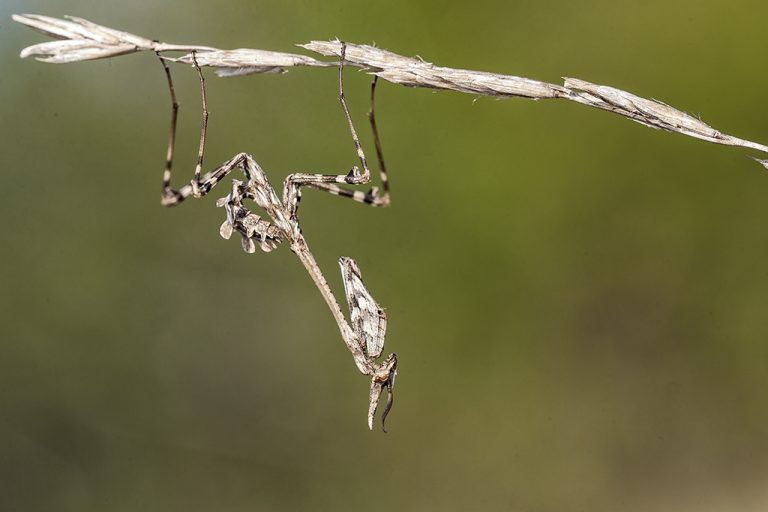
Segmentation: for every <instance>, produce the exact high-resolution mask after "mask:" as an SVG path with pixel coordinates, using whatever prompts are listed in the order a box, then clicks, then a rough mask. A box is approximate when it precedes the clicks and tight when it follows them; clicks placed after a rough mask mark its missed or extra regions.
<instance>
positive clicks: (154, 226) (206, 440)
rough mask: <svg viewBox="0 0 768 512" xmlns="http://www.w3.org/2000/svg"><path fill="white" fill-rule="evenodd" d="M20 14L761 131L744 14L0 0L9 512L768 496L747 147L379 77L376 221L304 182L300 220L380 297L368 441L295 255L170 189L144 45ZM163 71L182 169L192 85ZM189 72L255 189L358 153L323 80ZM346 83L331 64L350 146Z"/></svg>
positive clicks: (757, 23) (757, 26) (759, 54)
mask: <svg viewBox="0 0 768 512" xmlns="http://www.w3.org/2000/svg"><path fill="white" fill-rule="evenodd" d="M14 12H33V13H40V14H48V15H51V16H60V15H62V14H73V15H78V16H82V17H85V18H87V19H90V20H93V21H95V22H97V23H101V24H104V25H107V26H110V27H115V28H119V29H123V30H127V31H130V32H133V33H136V34H140V35H143V36H147V37H150V38H158V39H162V40H164V41H168V42H177V43H185V42H191V43H198V44H210V45H213V46H216V47H220V48H238V47H252V48H263V49H271V50H278V51H297V50H296V49H295V48H294V47H293V44H294V43H300V42H305V41H308V40H310V39H321V38H333V37H339V38H343V39H346V40H349V41H354V42H360V43H371V42H374V41H375V42H376V43H377V44H378V45H380V46H381V47H384V48H388V49H390V50H393V51H396V52H399V53H402V54H406V55H412V54H419V55H420V56H421V57H423V58H424V59H426V60H429V61H432V62H435V63H438V64H441V65H445V66H454V67H465V68H475V69H483V70H488V71H498V72H502V73H510V74H516V75H521V76H528V77H531V78H537V79H542V80H547V81H557V80H558V79H559V77H560V76H574V77H579V78H583V79H586V80H590V81H593V82H596V83H605V84H609V85H613V86H616V87H621V88H624V89H626V90H629V91H631V92H634V93H636V94H639V95H643V96H647V97H653V98H657V99H659V100H662V101H665V102H667V103H669V104H671V105H674V106H675V107H679V108H682V109H684V110H686V111H688V112H690V113H692V114H695V115H701V116H702V118H703V119H704V120H705V121H707V122H709V123H710V124H712V125H713V126H714V127H716V128H718V129H722V130H723V131H725V132H728V133H732V134H734V135H737V136H743V137H745V138H749V139H753V140H757V141H759V142H766V141H768V130H766V127H767V126H768V121H767V120H768V101H766V96H765V94H764V89H765V83H766V80H767V79H768V76H766V74H767V73H768V70H766V66H765V65H764V61H765V58H764V56H765V55H764V54H765V49H766V48H768V33H766V30H765V23H764V20H765V19H766V15H767V14H768V6H766V4H765V3H764V2H758V1H738V2H735V3H733V2H731V3H728V4H725V3H723V4H722V5H716V4H714V3H711V4H709V3H701V2H694V1H693V0H673V1H664V2H662V1H656V0H653V1H650V2H648V1H646V2H608V1H587V2H577V3H574V2H567V1H565V0H555V1H552V2H504V1H497V2H482V1H481V2H469V3H466V2H465V3H459V2H448V3H446V2H419V3H414V2H406V1H402V2H377V3H360V2H349V1H337V2H300V1H293V0H291V1H281V2H277V1H264V2H249V1H245V0H243V1H239V2H238V1H226V2H195V3H190V2H181V1H175V2H174V1H170V0H159V1H155V2H146V1H141V2H113V1H109V2H87V1H69V0H67V1H63V2H53V1H51V0H24V1H20V0H6V1H5V2H3V3H2V5H0V19H1V20H3V21H0V66H1V69H2V78H0V118H2V120H3V122H2V123H0V162H2V166H1V168H2V187H1V188H0V215H1V218H2V219H3V225H4V228H3V230H2V241H1V242H0V262H1V263H2V265H0V279H1V280H2V290H3V291H2V293H1V294H0V306H1V307H2V309H1V311H2V322H0V482H2V483H1V484H0V509H2V510H8V511H11V510H19V511H22V510H23V511H25V512H26V511H36V510H40V511H50V510H56V511H69V510H71V511H78V512H82V511H91V510H93V511H135V510H164V511H176V510H178V511H182V510H183V511H189V510H217V511H236V510H333V511H340V510H372V511H373V510H401V511H406V510H414V511H424V510H521V511H522V510H532V511H534V510H535V511H539V512H541V511H564V510H590V511H592V512H594V511H641V510H655V511H673V510H674V511H689V510H690V511H693V510H695V511H697V512H701V511H705V512H706V511H715V510H717V511H719V510H742V511H751V510H754V511H758V510H765V509H766V507H768V493H766V491H765V488H766V487H765V482H766V478H768V465H767V464H766V461H767V460H768V428H767V427H766V425H768V398H766V392H765V390H766V389H767V388H768V386H767V385H768V373H767V371H768V345H767V344H766V340H768V322H766V318H767V317H766V315H765V312H764V311H763V308H764V307H765V304H767V303H768V271H767V270H766V269H765V262H766V261H768V235H766V230H765V227H764V226H765V222H766V219H768V201H766V200H765V197H766V196H768V175H766V173H765V172H764V171H762V170H761V168H760V167H759V166H758V165H756V164H755V163H754V162H752V161H750V160H749V159H747V158H745V155H746V154H747V153H746V152H744V151H739V150H734V149H730V148H724V147H718V146H713V145H708V144H706V143H703V142H700V141H695V140H691V139H686V138H685V137H681V136H676V135H671V134H666V133H661V132H655V131H652V130H649V129H647V128H644V127H641V126H639V125H636V124H633V123H631V122H629V121H627V120H624V119H619V118H615V117H614V116H611V115H609V114H605V113H602V112H597V111H593V110H589V109H585V108H582V107H580V106H578V105H571V104H565V103H561V102H543V101H542V102H529V101H524V100H510V101H494V100H488V99H480V100H478V101H477V102H473V98H471V97H469V96H464V95H459V94H450V93H437V94H435V93H432V92H430V91H424V90H408V89H405V88H401V87H395V86H391V85H389V84H382V85H381V88H380V91H379V92H380V96H379V104H378V109H379V110H378V120H379V124H380V130H381V134H382V140H383V143H384V149H385V154H386V157H387V163H388V165H389V168H390V172H391V177H392V187H393V206H392V208H391V209H389V210H373V209H367V208H365V207H363V206H360V205H357V204H353V203H351V202H346V201H343V200H341V199H337V198H334V197H330V196H325V195H320V194H319V193H313V192H312V191H307V192H306V193H305V195H304V201H303V202H302V207H301V215H302V219H303V227H304V232H305V234H306V236H307V238H308V240H309V243H310V244H311V245H312V247H313V249H314V250H315V252H316V254H317V256H318V259H319V262H320V264H321V266H322V267H323V269H324V270H325V271H326V274H327V276H328V278H329V279H330V280H331V284H332V286H333V287H334V289H337V290H340V289H341V283H340V279H339V277H338V274H337V272H338V271H337V266H336V263H335V260H336V259H337V258H338V257H339V256H342V255H344V256H352V257H354V258H355V259H356V260H357V261H358V263H359V264H360V267H361V269H362V271H363V274H364V276H365V279H366V284H367V285H368V287H369V289H370V290H371V292H372V294H373V295H374V296H375V297H376V299H377V300H378V301H379V302H380V303H381V304H382V305H384V306H385V307H387V314H388V317H389V334H388V339H387V345H386V348H387V350H393V351H395V352H397V354H398V356H399V360H400V368H399V370H400V371H399V376H398V389H397V392H398V393H397V397H396V404H395V407H394V409H393V411H392V414H391V415H390V418H389V419H390V422H389V427H390V433H389V434H386V435H384V434H382V433H381V432H369V431H368V430H367V428H366V425H365V404H366V400H367V391H368V390H367V386H368V382H367V380H366V379H365V378H364V377H362V376H360V375H359V374H358V373H357V372H356V370H355V368H354V365H353V363H352V360H351V358H350V357H349V354H348V353H347V352H346V349H345V348H344V346H343V344H342V342H341V339H340V337H339V335H338V333H337V331H336V327H335V325H334V324H333V322H332V319H331V317H330V315H329V313H328V311H327V310H326V308H325V305H324V304H323V302H322V299H321V297H320V295H319V294H318V292H317V290H316V289H315V288H314V286H313V285H312V283H311V281H310V280H309V278H308V277H307V276H306V274H305V273H304V271H303V269H302V268H301V266H300V265H299V264H298V262H297V261H296V260H295V258H294V257H293V255H292V254H290V252H289V251H288V250H287V248H280V249H279V250H277V251H275V252H274V253H271V254H256V255H246V254H244V253H243V252H242V251H241V249H240V247H239V244H237V243H235V242H225V241H223V240H221V239H220V237H219V235H218V226H219V225H220V223H221V221H222V220H223V219H222V212H221V210H217V209H216V208H215V207H214V199H213V197H210V198H207V199H205V200H202V201H192V202H189V203H188V204H184V205H182V206H181V207H179V208H176V209H172V210H164V209H162V208H161V207H160V206H159V192H160V175H161V172H162V166H163V160H164V153H165V143H166V136H167V130H168V121H169V110H170V106H169V100H168V92H167V90H166V88H165V84H164V77H163V74H162V69H161V67H160V65H159V64H158V63H157V62H156V61H155V59H154V58H153V57H152V56H151V55H131V56H126V57H119V58H115V59H112V60H111V61H98V62H85V63H77V64H71V65H64V66H57V65H49V64H41V63H36V62H33V61H29V60H26V61H22V60H20V59H18V52H19V50H20V49H21V48H23V47H24V46H27V45H29V44H33V43H36V42H40V41H42V40H43V38H42V37H41V36H39V35H38V34H34V33H33V32H31V31H29V30H27V29H25V28H23V27H21V26H19V25H16V24H13V23H12V22H11V21H10V14H11V13H14ZM174 73H175V77H176V79H177V82H178V91H179V94H180V96H181V103H182V111H181V117H180V132H179V144H178V148H177V149H178V153H177V154H178V155H179V160H178V162H177V167H176V171H175V172H176V174H175V177H176V178H177V181H176V182H177V183H181V181H182V180H184V181H186V180H187V179H189V178H190V177H191V175H192V169H193V166H194V155H195V152H196V144H197V141H196V138H197V130H198V129H199V97H198V94H199V91H198V88H197V84H196V81H195V76H194V73H193V71H192V70H191V69H190V68H189V67H186V66H177V67H175V68H174ZM208 83H209V91H208V92H209V100H210V107H211V112H212V113H211V121H210V131H209V134H210V137H209V147H208V153H207V161H208V163H209V164H211V165H213V164H215V163H218V162H220V161H223V160H224V159H226V158H229V157H230V156H232V155H233V154H235V153H236V152H239V151H247V152H250V153H252V154H253V155H254V156H255V157H256V159H257V160H258V161H259V162H260V164H261V165H262V166H263V167H264V169H266V170H267V172H268V173H269V175H270V176H271V177H272V180H273V183H275V184H279V183H281V181H282V179H283V177H284V176H285V175H286V174H288V173H289V172H294V171H301V170H303V171H313V172H339V171H346V170H347V169H349V167H350V166H351V165H353V164H354V158H355V155H354V149H353V146H352V143H351V141H350V140H349V136H348V133H347V130H346V127H345V125H344V119H343V117H342V114H341V112H340V110H339V107H338V102H337V100H336V76H335V72H334V71H333V70H332V69H331V70H325V69H310V70H301V69H299V70H294V71H291V72H290V73H288V74H286V75H282V76H251V77H243V78H235V79H226V80H224V79H216V78H213V76H211V79H210V80H209V82H208ZM368 83H369V80H368V78H367V77H365V76H364V75H363V74H362V73H357V72H355V71H350V72H349V73H348V82H347V87H348V89H347V93H348V98H349V100H350V106H351V109H352V112H353V116H354V117H355V121H356V122H357V124H358V129H359V131H360V132H361V133H362V134H363V135H364V137H365V138H364V142H365V144H366V149H367V150H368V151H369V153H370V155H371V156H372V155H373V148H372V146H371V144H370V136H369V135H368V130H367V126H366V124H365V123H366V119H365V111H366V109H367V97H368ZM224 188H225V189H226V186H224ZM224 193H225V192H224V189H222V192H221V194H214V196H215V197H218V196H219V195H224Z"/></svg>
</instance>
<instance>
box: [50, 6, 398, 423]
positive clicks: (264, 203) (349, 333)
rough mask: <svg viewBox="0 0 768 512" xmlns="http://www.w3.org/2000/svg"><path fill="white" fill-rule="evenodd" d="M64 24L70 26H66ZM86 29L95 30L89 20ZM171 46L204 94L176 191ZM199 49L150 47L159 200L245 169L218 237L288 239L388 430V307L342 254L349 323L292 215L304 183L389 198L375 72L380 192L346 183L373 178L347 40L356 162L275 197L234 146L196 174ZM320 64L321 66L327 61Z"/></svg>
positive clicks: (374, 200) (298, 179) (391, 358)
mask: <svg viewBox="0 0 768 512" xmlns="http://www.w3.org/2000/svg"><path fill="white" fill-rule="evenodd" d="M42 18H45V17H42ZM49 20H53V21H57V20H54V19H52V18H45V19H44V20H43V21H49ZM65 23H66V22H65ZM96 27H99V26H96ZM37 28H40V27H37ZM59 28H60V27H58V26H56V24H55V23H54V24H53V25H50V24H49V25H46V28H45V29H44V30H43V31H45V32H46V33H54V32H55V31H56V30H57V29H59ZM68 28H71V26H69V27H68ZM89 28H91V29H93V30H97V29H94V28H93V27H89ZM99 28H103V27H99ZM59 35H60V34H59ZM105 35H106V36H107V37H109V36H111V35H114V34H113V33H109V32H107V33H106V34H105ZM119 35H120V37H123V38H125V37H126V36H130V37H131V38H138V36H131V35H130V34H125V33H120V34H119ZM171 50H172V51H178V50H190V51H191V53H190V54H189V55H188V59H187V60H188V61H189V62H191V64H192V66H193V67H194V69H195V70H196V72H197V76H198V78H199V82H200V93H201V96H202V125H201V129H200V143H199V147H198V153H197V164H196V166H195V171H194V177H193V179H192V181H191V182H190V183H189V184H188V185H185V186H183V187H181V188H179V189H178V190H175V189H173V188H172V187H171V169H172V166H173V157H174V147H175V142H176V128H177V119H178V111H179V103H178V101H177V100H176V91H175V88H174V85H173V78H172V76H171V71H170V68H169V67H168V64H167V63H166V61H182V62H183V58H182V59H173V58H168V57H164V56H162V55H161V52H163V51H171ZM198 51H199V48H188V47H181V46H175V45H166V47H164V48H155V53H156V54H157V56H158V58H159V59H160V63H161V64H162V66H163V70H164V72H165V76H166V79H167V82H168V89H169V91H170V97H171V128H170V136H169V140H168V151H167V156H166V163H165V169H164V171H163V178H162V181H163V184H162V195H161V204H162V205H163V206H169V207H170V206H175V205H178V204H180V203H181V202H182V201H184V200H185V199H187V198H189V197H195V198H200V197H203V196H205V195H207V194H208V193H209V192H211V191H212V190H213V188H214V187H215V186H216V185H217V184H218V183H219V182H221V181H222V180H223V179H224V178H225V177H226V176H227V175H228V174H229V173H230V172H232V171H234V170H235V169H239V170H241V171H242V172H243V175H244V177H245V180H244V181H241V180H233V181H232V186H231V189H230V192H229V193H228V194H227V195H226V196H225V197H222V198H220V199H219V200H218V201H217V202H216V206H218V207H220V208H223V209H224V211H225V216H226V218H225V220H224V223H223V224H222V225H221V228H220V229H219V233H220V234H221V236H222V237H223V238H225V239H229V238H230V237H231V236H232V234H233V233H234V232H235V231H236V232H238V233H239V234H240V236H241V243H242V247H243V250H244V251H245V252H247V253H254V252H255V251H256V246H257V245H258V246H259V247H260V248H261V249H262V250H263V251H265V252H270V251H272V250H273V249H275V248H276V247H277V246H278V245H279V244H280V243H281V242H282V241H287V242H288V245H289V247H290V249H291V251H292V252H293V253H294V254H296V256H298V258H299V261H301V263H302V265H304V268H305V269H306V270H307V272H308V273H309V275H310V277H311V278H312V281H313V282H314V283H315V285H316V286H317V288H318V290H320V293H321V295H322V296H323V298H324V299H325V302H326V304H327V305H328V308H329V309H330V310H331V314H332V315H333V318H334V320H335V321H336V324H337V325H338V328H339V331H340V332H341V337H342V339H343V341H344V343H345V345H346V346H347V348H348V349H349V351H350V352H351V353H352V357H353V359H354V362H355V365H356V366H357V369H358V370H359V371H360V372H361V373H362V374H364V375H367V376H369V377H370V378H371V385H370V391H369V399H368V414H367V418H368V428H369V429H373V420H374V416H375V414H376V409H377V408H378V404H379V400H380V398H381V394H382V392H383V391H384V390H386V391H387V401H386V405H385V406H384V410H383V412H382V414H381V424H382V429H383V430H384V432H386V424H385V422H386V418H387V415H388V414H389V411H390V410H391V408H392V404H393V397H394V395H393V392H394V383H395V377H396V375H397V356H396V355H395V354H394V353H392V354H389V355H388V356H387V357H385V358H384V359H383V360H381V361H380V362H377V361H376V360H377V359H378V358H379V357H380V356H381V354H382V352H383V349H384V337H385V335H386V327H387V317H386V313H385V312H384V309H383V308H382V307H381V306H380V305H379V304H378V303H377V302H376V300H375V299H374V298H373V296H372V295H371V294H370V292H369V291H368V289H367V288H366V287H365V284H364V283H363V280H362V275H361V272H360V268H359V267H358V265H357V263H356V262H355V261H354V260H353V259H352V258H348V257H342V258H340V259H339V266H340V268H341V275H342V281H343V283H344V292H345V295H346V299H347V305H348V307H349V315H350V322H347V320H346V318H345V317H344V313H343V312H342V310H341V307H340V306H339V303H338V302H337V300H336V297H335V296H334V295H333V292H332V291H331V288H330V286H329V285H328V282H327V281H326V279H325V277H324V275H323V273H322V271H321V270H320V267H319V266H318V264H317V262H316V261H315V258H314V256H313V255H312V252H311V251H310V249H309V245H308V244H307V241H306V239H305V238H304V235H303V233H302V231H301V227H300V224H299V216H298V209H299V202H300V200H301V188H302V187H307V188H312V189H315V190H320V191H323V192H328V193H330V194H333V195H337V196H341V197H347V198H350V199H352V200H353V201H357V202H361V203H364V204H368V205H371V206H375V207H385V206H388V205H389V204H390V197H389V181H388V178H387V172H386V167H385V165H384V157H383V153H382V149H381V143H380V139H379V134H378V129H377V126H376V117H375V108H374V107H375V97H376V81H377V78H374V79H373V82H372V83H371V96H370V108H369V111H368V118H369V122H370V126H371V130H372V132H373V138H374V144H375V148H376V156H377V160H378V165H379V177H380V180H381V185H382V186H381V191H379V189H378V188H377V187H373V188H371V189H370V191H368V192H365V193H364V192H362V191H360V190H354V189H350V188H346V187H345V186H344V185H351V186H354V185H364V184H367V183H369V182H370V181H371V171H370V169H369V167H368V162H367V159H366V156H365V151H364V150H363V147H362V144H361V143H360V139H359V137H358V135H357V130H356V129H355V125H354V123H353V121H352V117H351V116H350V113H349V108H348V107H347V102H346V98H345V96H344V62H345V53H346V47H345V45H342V51H341V58H340V59H339V62H338V77H339V102H340V104H341V107H342V111H343V113H344V117H345V119H346V121H347V124H348V127H349V131H350V133H351V136H352V141H353V142H354V145H355V151H356V153H357V158H358V160H359V163H360V166H359V167H358V166H357V165H355V166H353V167H352V168H351V170H350V171H349V172H348V173H346V174H309V173H293V174H289V175H288V176H287V177H286V178H285V181H284V183H283V194H282V198H281V197H279V196H278V194H277V192H276V191H275V189H274V187H273V186H272V185H271V184H270V182H269V180H268V178H267V175H266V173H265V172H264V171H263V169H262V168H261V167H260V166H259V164H258V163H257V162H256V160H255V159H254V158H253V157H252V156H251V155H249V154H247V153H238V154H237V155H235V156H234V157H232V158H230V159H229V160H227V161H226V162H224V163H223V164H221V165H220V166H218V167H216V168H215V169H213V170H211V171H209V172H207V173H205V174H202V166H203V157H204V154H205V141H206V135H207V130H208V116H209V111H208V100H207V95H206V87H205V77H204V76H203V73H202V70H201V68H200V65H199V63H198V60H197V52H198ZM271 53H273V58H275V59H277V60H278V61H279V59H290V58H291V57H290V54H278V53H276V52H271ZM318 62H319V61H318ZM322 64H323V65H327V63H322ZM332 65H333V64H332ZM361 168H362V170H361ZM245 200H250V201H253V202H255V203H256V205H257V206H258V207H259V208H261V209H262V210H263V211H264V212H265V213H266V214H267V217H268V220H265V219H262V218H261V217H260V216H259V215H257V214H256V213H253V212H252V211H251V210H250V209H248V208H247V207H246V206H245V204H244V201H245Z"/></svg>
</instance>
